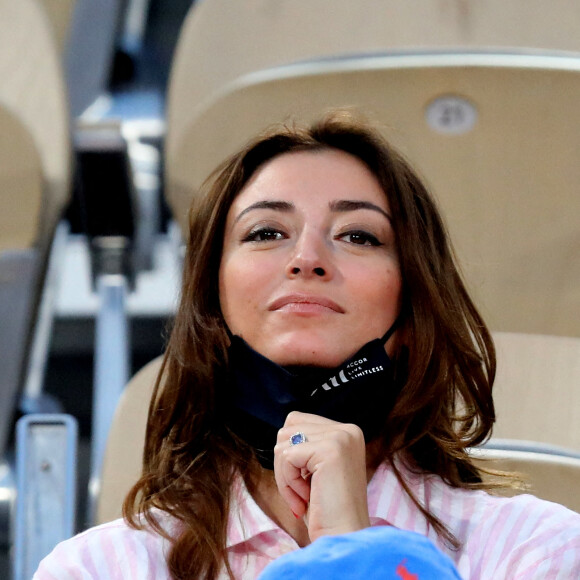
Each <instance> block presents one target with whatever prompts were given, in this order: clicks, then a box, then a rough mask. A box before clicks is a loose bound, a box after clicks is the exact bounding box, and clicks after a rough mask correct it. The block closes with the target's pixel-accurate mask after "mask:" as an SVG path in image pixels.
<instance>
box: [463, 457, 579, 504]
mask: <svg viewBox="0 0 580 580" xmlns="http://www.w3.org/2000/svg"><path fill="white" fill-rule="evenodd" d="M472 457H473V458H474V460H475V463H476V464H477V465H479V466H480V467H481V468H483V469H497V470H502V471H508V472H512V473H517V474H521V476H522V478H523V483H524V484H527V486H528V490H527V491H528V492H529V493H531V494H533V495H535V496H537V497H539V498H541V499H545V500H548V501H553V502H556V503H559V504H562V505H564V506H566V507H567V508H568V509H571V510H574V511H576V512H579V513H580V455H578V456H575V457H569V456H565V455H557V454H554V453H541V452H533V451H514V450H506V449H476V450H472ZM491 479H493V477H492V478H491ZM500 493H501V495H504V496H513V495H515V494H516V493H517V492H515V491H513V490H509V489H508V490H502V491H501V492H500Z"/></svg>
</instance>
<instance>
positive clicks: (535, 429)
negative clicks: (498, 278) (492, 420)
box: [492, 332, 580, 496]
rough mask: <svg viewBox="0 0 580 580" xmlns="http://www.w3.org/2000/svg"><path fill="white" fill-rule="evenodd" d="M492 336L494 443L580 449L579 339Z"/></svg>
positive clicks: (575, 450)
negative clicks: (494, 357)
mask: <svg viewBox="0 0 580 580" xmlns="http://www.w3.org/2000/svg"><path fill="white" fill-rule="evenodd" d="M494 339H495V343H496V348H497V358H498V371H497V377H496V382H495V387H494V400H495V403H496V411H497V422H496V425H495V427H494V431H493V439H492V443H493V444H494V446H496V447H504V448H505V447H510V446H511V447H512V448H513V447H514V446H515V445H516V444H518V443H519V444H520V445H521V444H522V443H524V444H525V442H533V444H534V445H538V444H540V445H549V446H555V447H558V448H560V449H559V451H560V452H562V453H564V452H566V451H568V452H574V453H578V454H580V338H573V337H563V336H544V335H532V334H517V333H503V332H499V333H496V334H495V336H494ZM579 496H580V493H579Z"/></svg>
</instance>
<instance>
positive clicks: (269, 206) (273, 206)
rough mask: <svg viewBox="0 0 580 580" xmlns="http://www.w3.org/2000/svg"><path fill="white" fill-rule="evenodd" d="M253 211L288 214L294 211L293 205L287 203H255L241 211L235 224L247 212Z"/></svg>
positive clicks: (266, 201)
mask: <svg viewBox="0 0 580 580" xmlns="http://www.w3.org/2000/svg"><path fill="white" fill-rule="evenodd" d="M254 209H275V210H278V211H283V212H289V211H293V210H294V204H293V203H290V202H289V201H269V200H264V201H257V202H256V203H253V204H252V205H249V206H248V207H246V208H245V209H243V210H242V211H241V212H240V213H239V214H238V217H237V218H236V222H237V221H239V220H240V219H241V218H242V216H244V215H246V214H247V213H248V212H249V211H252V210H254Z"/></svg>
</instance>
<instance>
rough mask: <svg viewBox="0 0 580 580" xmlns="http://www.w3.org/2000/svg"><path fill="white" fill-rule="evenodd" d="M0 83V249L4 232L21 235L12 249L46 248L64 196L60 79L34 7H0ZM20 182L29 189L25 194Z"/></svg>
mask: <svg viewBox="0 0 580 580" xmlns="http://www.w3.org/2000/svg"><path fill="white" fill-rule="evenodd" d="M0 78H1V79H2V82H1V83H0V115H1V117H0V122H1V123H2V125H1V131H0V151H1V152H2V157H0V184H1V188H0V191H1V192H2V193H1V195H0V204H2V206H1V209H2V211H0V216H1V217H0V219H2V220H5V219H6V222H4V221H3V222H2V228H1V229H0V250H2V249H7V248H8V247H11V248H12V247H14V246H13V245H12V242H11V243H10V245H9V243H8V241H7V240H6V239H5V232H7V231H9V232H16V231H18V232H21V233H19V234H18V238H19V239H18V240H17V241H16V244H17V245H16V246H15V247H19V248H25V247H30V246H31V245H33V244H34V243H42V242H46V241H47V239H49V238H50V236H51V235H52V233H53V231H54V228H55V225H56V222H57V220H58V217H59V216H60V214H61V212H62V209H63V207H64V205H65V203H66V201H67V200H68V193H69V189H68V188H69V181H70V138H69V120H68V108H67V101H66V89H65V85H64V77H63V72H62V66H61V62H60V56H59V54H58V52H57V51H56V48H55V44H54V39H53V37H52V32H51V27H50V24H49V22H48V19H47V17H46V15H45V14H44V12H43V10H42V9H41V8H40V7H39V6H38V3H37V2H36V1H35V0H23V1H22V2H20V1H19V2H11V1H10V0H0ZM21 180H25V183H27V184H34V185H32V186H31V187H27V188H26V189H25V188H24V187H22V186H21V184H22V181H21ZM31 188H32V189H33V190H34V191H35V193H29V190H30V189H31ZM23 195H24V196H26V197H25V198H24V200H25V201H26V205H27V207H26V208H25V209H14V208H17V207H18V206H23V205H24V204H23V203H22V201H24V200H23V198H22V196H23ZM24 214H26V215H24ZM5 216H10V218H6V217H5ZM8 224H9V225H10V227H7V226H8ZM5 228H6V229H5ZM11 235H13V234H11Z"/></svg>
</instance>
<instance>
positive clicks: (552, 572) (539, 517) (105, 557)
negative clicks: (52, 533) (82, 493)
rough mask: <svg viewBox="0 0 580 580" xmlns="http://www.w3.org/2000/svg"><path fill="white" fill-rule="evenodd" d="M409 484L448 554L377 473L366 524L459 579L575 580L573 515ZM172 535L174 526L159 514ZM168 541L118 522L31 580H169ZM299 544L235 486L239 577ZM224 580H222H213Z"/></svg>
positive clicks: (579, 529) (389, 476)
mask: <svg viewBox="0 0 580 580" xmlns="http://www.w3.org/2000/svg"><path fill="white" fill-rule="evenodd" d="M405 477H406V480H407V482H408V484H409V486H410V487H411V489H412V490H413V492H414V493H415V495H416V497H417V498H418V499H419V501H420V502H421V503H422V504H423V505H424V506H425V507H427V508H428V509H429V510H430V511H431V512H432V513H433V514H435V515H436V516H437V517H438V518H439V519H440V520H441V521H442V522H443V523H444V524H445V525H446V526H448V528H449V529H450V530H451V531H452V532H453V534H454V535H455V536H456V537H457V538H458V539H459V540H460V541H461V542H462V547H461V548H460V549H459V551H454V550H452V549H450V548H449V547H447V546H446V545H445V544H444V542H443V541H442V540H441V539H440V538H439V537H438V536H437V534H436V532H435V530H434V529H433V528H432V527H431V526H430V525H429V523H428V522H427V521H426V519H425V518H424V516H423V515H422V514H421V513H420V511H419V510H418V509H417V508H416V507H415V505H414V504H413V502H412V501H411V500H410V498H409V497H408V496H407V494H406V493H405V491H404V490H403V489H402V487H401V485H400V484H399V482H398V480H397V478H396V477H395V475H394V473H393V472H392V470H391V469H390V468H389V467H387V466H381V467H380V468H379V469H378V470H377V472H376V473H375V475H374V477H373V478H372V480H371V482H370V483H369V486H368V500H369V514H370V516H371V523H372V525H387V524H388V525H393V526H396V527H398V528H402V529H406V530H411V531H415V532H418V533H420V534H423V535H425V536H427V537H429V538H431V540H433V541H434V542H435V544H437V546H438V547H439V548H440V549H441V550H442V551H443V552H445V553H447V554H448V555H449V556H450V557H451V558H452V559H453V561H454V562H455V564H456V566H457V568H458V570H459V572H460V574H461V577H462V578H464V579H465V580H468V579H469V580H476V579H477V580H478V579H481V580H491V579H493V580H524V579H525V580H532V579H534V580H535V579H537V580H540V579H541V580H576V579H580V515H579V514H577V513H575V512H572V511H570V510H567V509H566V508H564V507H562V506H559V505H557V504H553V503H549V502H545V501H541V500H538V499H537V498H535V497H533V496H530V495H520V496H517V497H515V498H510V499H506V498H499V497H494V496H491V495H489V494H487V493H485V492H480V491H469V490H461V489H454V488H451V487H449V486H448V485H446V484H445V483H444V482H443V481H442V480H441V479H440V478H439V477H437V476H432V475H429V476H425V475H421V476H419V475H413V474H411V473H408V472H405ZM159 517H160V518H161V520H160V521H161V522H162V523H163V525H164V526H165V528H166V529H167V530H168V531H169V532H172V531H176V530H177V526H178V524H177V522H176V521H175V520H172V519H171V518H170V517H169V516H167V515H165V514H162V513H160V515H159ZM168 548H169V546H168V542H167V541H166V540H164V539H163V538H161V537H160V536H158V535H157V534H154V533H152V532H149V531H136V530H133V529H131V528H129V527H128V526H127V525H126V524H125V523H124V521H123V520H116V521H114V522H110V523H107V524H104V525H101V526H98V527H95V528H91V529H90V530H87V531H86V532H84V533H82V534H79V535H78V536H75V537H74V538H71V539H70V540H67V541H66V542H63V543H61V544H59V545H58V546H57V547H56V548H55V549H54V551H53V552H52V553H51V554H50V555H49V556H47V557H46V558H45V559H44V560H43V561H42V563H41V565H40V567H39V569H38V571H37V572H36V574H35V576H34V578H33V580H73V579H74V580H79V579H83V580H84V579H96V578H98V579H99V580H166V579H167V580H169V578H170V576H169V573H168V571H167V567H166V564H165V555H166V553H167V550H168ZM297 548H298V545H297V544H296V542H295V541H294V540H293V539H292V538H291V537H290V536H289V535H288V534H287V533H286V532H285V531H284V530H282V529H281V528H280V527H278V526H277V525H276V524H275V523H274V522H273V521H272V520H271V519H270V518H268V516H266V515H265V514H264V512H263V511H262V510H261V509H260V508H259V507H258V506H257V504H256V503H255V502H254V500H253V499H252V497H251V495H250V494H249V493H248V491H247V489H246V488H245V486H244V485H243V483H241V482H240V485H239V486H237V488H236V490H235V491H234V497H233V502H232V510H231V514H230V518H229V524H228V539H227V550H228V557H229V561H230V564H231V566H232V569H233V571H234V574H235V575H236V577H237V578H241V579H253V578H256V577H257V576H258V575H259V573H260V572H261V571H262V570H263V569H264V567H265V566H266V565H267V564H268V563H270V562H271V561H272V560H274V559H275V558H277V557H278V556H281V555H282V554H285V553H286V552H290V551H292V550H296V549H297ZM222 578H223V579H226V578H227V574H226V573H225V571H224V572H223V573H222V574H221V575H220V580H221V579H222Z"/></svg>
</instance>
